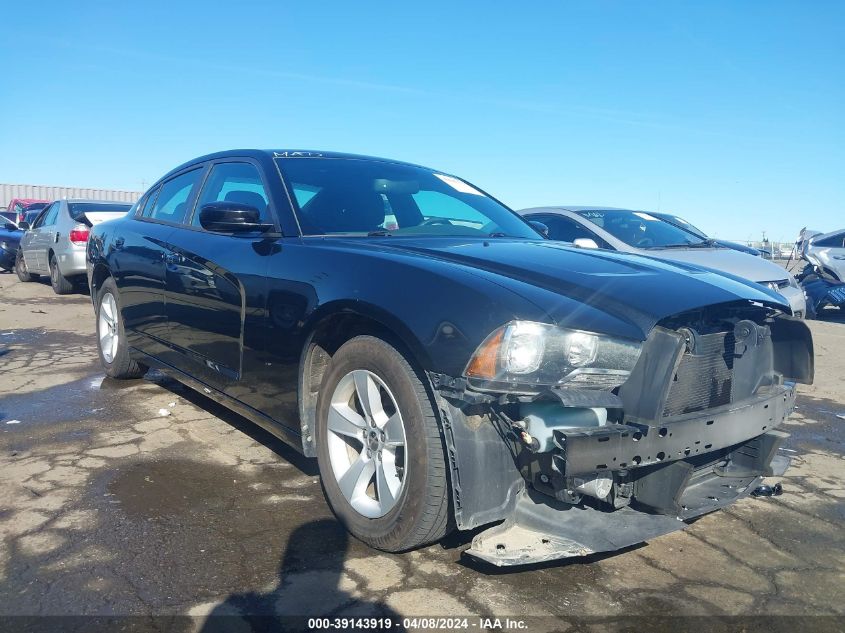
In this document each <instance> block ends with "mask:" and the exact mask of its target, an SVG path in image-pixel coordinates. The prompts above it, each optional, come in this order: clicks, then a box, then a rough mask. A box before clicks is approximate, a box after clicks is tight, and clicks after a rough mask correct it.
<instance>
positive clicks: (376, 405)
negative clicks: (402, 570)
mask: <svg viewBox="0 0 845 633" xmlns="http://www.w3.org/2000/svg"><path fill="white" fill-rule="evenodd" d="M316 440H317V461H318V463H319V466H320V474H321V476H322V480H323V488H324V490H325V493H326V497H327V498H328V501H329V504H330V505H331V507H332V509H333V510H334V512H335V514H336V515H337V517H338V518H339V519H340V521H341V522H342V523H343V524H344V525H345V526H346V527H347V529H348V530H349V531H350V532H351V533H352V534H353V535H354V536H356V537H358V538H359V539H361V540H362V541H364V542H365V543H367V544H368V545H370V546H372V547H375V548H377V549H381V550H385V551H389V552H400V551H404V550H408V549H411V548H414V547H419V546H421V545H426V544H428V543H432V542H434V541H437V540H439V539H440V538H441V537H443V536H444V535H445V534H446V531H447V522H448V521H447V520H448V511H449V484H448V479H447V475H446V463H445V459H444V452H443V442H442V439H441V436H440V427H439V425H438V423H437V417H436V415H435V411H434V407H433V406H432V402H431V397H430V396H429V394H428V393H427V391H426V389H425V386H424V384H423V382H422V380H421V379H420V377H419V376H418V374H417V372H415V371H414V369H413V368H412V367H411V365H410V364H409V362H408V361H407V360H406V359H405V357H404V356H403V355H402V354H401V353H399V351H397V350H396V349H395V348H394V347H393V346H391V345H389V344H388V343H386V342H385V341H383V340H381V339H379V338H375V337H372V336H358V337H355V338H353V339H352V340H350V341H348V342H347V343H345V344H344V345H342V346H341V347H340V349H338V350H337V352H336V353H335V355H334V356H333V357H332V362H331V365H330V367H329V369H328V373H327V375H326V376H325V378H324V380H323V383H322V386H321V391H320V396H319V400H318V403H317V429H316Z"/></svg>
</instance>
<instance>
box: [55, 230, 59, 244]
mask: <svg viewBox="0 0 845 633" xmlns="http://www.w3.org/2000/svg"><path fill="white" fill-rule="evenodd" d="M55 241H56V242H58V241H59V232H58V231H56V240H55Z"/></svg>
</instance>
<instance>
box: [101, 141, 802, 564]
mask: <svg viewBox="0 0 845 633" xmlns="http://www.w3.org/2000/svg"><path fill="white" fill-rule="evenodd" d="M87 255H88V276H89V282H90V287H91V296H92V298H93V302H94V309H95V313H96V327H97V339H98V341H99V354H100V360H101V362H102V364H103V367H104V368H105V371H106V373H107V374H108V375H109V376H112V377H115V378H137V377H139V376H141V375H143V374H144V373H145V372H146V371H147V369H148V368H150V367H155V368H157V369H159V370H161V371H163V372H165V373H167V374H170V375H171V376H173V377H175V378H176V379H177V380H179V381H181V382H183V383H185V384H187V385H188V386H190V387H192V388H194V389H197V390H198V391H200V392H202V393H204V394H206V395H208V396H209V397H211V398H213V399H214V400H216V401H218V402H221V403H223V404H225V405H226V406H228V407H230V408H231V409H233V410H235V411H237V412H238V413H240V414H242V415H244V416H245V417H247V418H249V419H250V420H252V421H253V422H255V423H257V424H259V425H261V426H262V427H263V428H265V429H267V430H269V431H270V432H271V433H273V434H274V435H276V436H278V437H280V438H282V439H284V440H285V441H286V442H288V443H290V444H291V445H292V446H294V447H296V448H297V449H298V450H300V451H302V452H303V453H304V454H305V455H306V456H309V457H315V458H316V459H317V462H318V464H319V470H320V473H321V476H322V481H323V486H324V490H325V494H326V498H327V500H328V502H329V504H330V505H331V508H332V510H333V511H334V513H335V514H336V516H337V517H338V519H339V520H340V521H342V522H343V524H344V525H345V526H346V527H347V528H348V529H349V531H350V532H351V533H352V534H354V535H355V536H356V537H358V538H359V539H361V540H362V541H364V542H366V543H368V544H369V545H371V546H373V547H375V548H378V549H381V550H385V551H391V552H398V551H403V550H408V549H411V548H414V547H418V546H422V545H425V544H428V543H432V542H435V541H437V540H439V539H441V538H442V537H443V536H444V535H446V534H447V533H448V532H449V531H451V530H455V529H457V530H473V529H476V528H478V527H480V526H489V527H488V528H487V529H486V530H485V531H482V532H479V533H478V534H477V535H476V536H475V538H474V539H473V541H472V546H471V548H470V549H469V550H468V553H469V554H470V555H472V556H474V557H476V558H478V559H482V560H485V561H489V562H491V563H493V564H495V565H517V564H525V563H534V562H540V561H546V560H553V559H558V558H564V557H571V556H582V555H586V554H590V553H593V552H601V551H610V550H615V549H618V548H622V547H625V546H629V545H632V544H635V543H638V542H641V541H644V540H647V539H650V538H653V537H656V536H659V535H661V534H664V533H667V532H670V531H673V530H677V529H680V528H683V527H684V526H685V525H686V523H685V522H686V521H688V520H690V519H692V518H694V517H697V516H700V515H702V514H704V513H707V512H711V511H713V510H717V509H718V508H721V507H723V506H725V505H727V504H729V503H731V502H733V501H735V500H737V499H739V498H741V497H743V496H745V495H747V494H749V493H750V492H751V491H752V490H753V489H754V488H755V487H756V486H757V485H758V483H759V480H760V479H761V478H762V477H765V476H776V475H779V474H782V473H783V471H784V470H785V468H786V467H787V465H788V460H787V459H786V458H785V457H784V456H783V455H782V454H779V453H778V447H779V446H780V444H781V443H782V441H783V440H784V438H785V437H786V434H785V433H783V432H782V431H780V430H778V427H779V426H780V425H781V423H782V422H783V421H784V419H785V418H786V417H787V416H788V415H789V413H790V412H791V410H792V408H793V405H794V401H795V384H796V383H810V382H811V381H812V379H813V345H812V339H811V336H810V332H809V330H808V328H807V326H806V325H805V324H804V323H803V322H802V321H800V320H797V319H794V318H792V317H791V316H789V314H790V310H789V306H788V305H787V304H786V303H784V300H783V298H782V297H781V296H780V295H778V294H777V293H775V292H773V291H771V290H769V289H768V288H765V287H763V286H760V285H757V284H754V283H752V282H748V281H745V280H743V279H739V278H735V277H731V276H726V275H723V274H719V273H716V272H714V271H710V270H706V269H702V268H697V267H693V266H685V265H683V264H670V263H667V262H660V261H656V260H651V259H649V258H645V257H639V256H633V255H625V254H616V253H611V252H604V251H598V250H592V251H586V250H580V249H576V248H572V247H570V246H568V245H566V244H563V243H557V242H552V241H549V240H547V239H545V238H544V237H543V227H542V226H539V225H536V224H535V225H532V224H529V223H527V222H525V221H524V220H523V219H522V218H520V217H519V216H518V215H516V214H515V213H513V212H512V211H511V210H510V209H508V208H507V207H506V206H504V205H503V204H502V203H500V202H498V201H497V200H495V199H494V198H493V197H491V196H490V195H488V194H486V193H485V192H484V191H482V190H480V189H478V188H476V187H475V186H473V185H471V184H469V183H468V182H466V181H464V180H462V179H460V178H458V177H455V176H453V175H450V174H446V173H442V172H439V171H435V170H431V169H426V168H423V167H419V166H415V165H411V164H407V163H402V162H398V161H391V160H384V159H377V158H369V157H362V156H354V155H346V154H332V153H323V152H306V151H289V150H285V151H282V150H279V151H264V150H241V151H229V152H221V153H218V154H213V155H209V156H204V157H202V158H198V159H196V160H193V161H190V162H188V163H186V164H184V165H182V166H180V167H178V168H177V169H175V170H173V171H172V172H170V173H169V174H167V175H166V176H165V177H163V178H162V179H161V180H160V181H159V182H157V183H156V184H155V185H153V186H152V187H151V188H150V189H149V191H147V192H146V193H145V194H144V195H143V196H142V197H141V199H140V200H139V202H138V203H137V204H136V205H135V206H134V208H133V209H132V210H131V211H130V212H129V213H128V214H127V215H126V216H125V217H123V218H120V219H117V220H112V221H108V222H104V223H101V224H98V225H97V226H95V227H94V228H93V229H92V233H91V238H90V240H89V242H88V253H87Z"/></svg>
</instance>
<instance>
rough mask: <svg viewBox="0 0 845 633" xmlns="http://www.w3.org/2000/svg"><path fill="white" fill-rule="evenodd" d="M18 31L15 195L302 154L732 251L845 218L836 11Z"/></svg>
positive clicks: (2, 130)
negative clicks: (692, 227)
mask: <svg viewBox="0 0 845 633" xmlns="http://www.w3.org/2000/svg"><path fill="white" fill-rule="evenodd" d="M4 24H5V28H4V36H3V38H2V42H0V68H2V75H3V82H2V88H0V182H14V183H21V182H22V183H31V184H54V185H73V186H86V187H106V188H121V189H141V188H142V186H143V184H144V183H146V184H149V183H151V182H152V181H153V180H155V179H156V178H158V177H159V176H160V175H162V174H163V173H164V172H166V171H167V170H169V169H171V168H172V167H174V166H176V165H177V164H179V163H181V162H183V161H184V160H187V159H189V158H193V157H194V156H198V155H201V154H204V153H207V152H210V151H215V150H218V149H228V148H233V147H295V148H308V149H327V150H338V151H349V152H356V153H366V154H374V155H379V156H388V157H393V158H399V159H403V160H408V161H411V162H417V163H422V164H424V165H428V166H432V167H436V168H438V169H442V170H445V171H449V172H452V173H455V174H458V175H460V176H462V177H464V178H467V179H468V180H470V181H472V182H475V183H476V184H478V185H479V186H481V187H482V188H484V189H487V190H488V191H490V192H491V193H493V194H494V195H496V196H497V197H499V198H500V199H502V200H503V201H504V202H506V203H508V204H509V205H511V206H512V207H514V208H522V207H526V206H535V205H542V204H547V203H578V204H602V205H610V206H626V207H633V208H642V209H652V210H663V211H673V212H676V213H678V214H679V215H682V216H684V217H686V218H687V219H688V220H690V221H692V222H693V223H695V224H698V225H699V226H700V227H701V228H703V229H704V230H706V231H708V232H709V233H711V234H713V235H717V236H719V237H724V238H732V239H743V240H745V239H749V238H752V237H753V238H759V236H760V234H761V233H762V231H763V230H766V231H767V233H768V235H769V236H770V237H772V238H774V239H783V240H791V239H793V238H794V236H795V234H797V232H798V230H799V229H800V228H801V227H802V226H804V225H810V226H811V227H814V228H818V229H821V230H833V229H835V228H841V227H842V225H845V217H843V216H845V214H844V213H843V211H845V3H843V2H841V1H838V0H837V1H830V2H826V1H824V0H819V1H817V2H812V3H803V2H798V1H797V0H796V1H795V2H778V1H771V2H762V1H752V0H749V1H746V2H687V1H683V2H665V3H661V2H637V3H634V2H627V3H621V2H580V3H575V2H547V3H532V2H521V3H513V2H511V3H504V2H501V3H499V2H486V3H481V2H478V3H469V2H465V3H458V2H425V3H421V2H412V3H400V2H391V3H387V2H384V3H381V2H358V3H353V2H336V3H335V2H319V3H317V2H314V3H308V2H295V3H291V2H284V1H277V2H267V3H252V2H241V3H226V4H225V5H224V4H223V3H214V2H204V3H181V2H172V1H171V2H167V3H155V2H150V3H147V2H145V3H120V2H113V3H106V2H102V3H83V2H80V3H58V2H56V3H23V2H17V3H14V6H6V7H5V9H4ZM13 25H14V26H13ZM36 95H37V96H36Z"/></svg>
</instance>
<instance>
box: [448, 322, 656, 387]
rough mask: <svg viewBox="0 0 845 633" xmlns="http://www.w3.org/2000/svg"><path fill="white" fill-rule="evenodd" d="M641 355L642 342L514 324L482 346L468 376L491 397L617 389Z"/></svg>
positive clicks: (491, 335) (542, 326) (494, 335)
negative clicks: (556, 389) (563, 387)
mask: <svg viewBox="0 0 845 633" xmlns="http://www.w3.org/2000/svg"><path fill="white" fill-rule="evenodd" d="M640 350H641V343H640V342H639V341H632V340H627V339H618V338H613V337H609V336H604V335H602V334H595V333H593V332H583V331H580V330H570V329H566V328H560V327H557V326H554V325H549V324H547V323H534V322H532V321H511V322H510V323H508V324H507V325H503V326H502V327H500V328H499V329H497V330H496V331H495V332H493V333H492V334H490V336H488V337H487V338H486V339H485V340H484V342H483V343H482V344H481V345H479V346H478V349H477V350H476V351H475V354H473V356H472V358H471V359H470V361H469V363H467V366H466V369H465V370H464V376H465V377H466V378H467V379H468V381H469V383H470V384H471V385H472V386H473V387H474V388H476V389H481V390H487V391H511V392H520V393H537V392H538V391H539V390H540V389H541V388H543V387H551V386H554V385H559V384H568V385H571V386H572V387H578V388H581V389H613V388H614V387H617V386H619V385H621V384H622V383H623V382H625V380H627V378H628V376H629V375H630V373H631V369H633V367H634V365H635V364H636V362H637V359H638V358H639V356H640Z"/></svg>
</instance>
